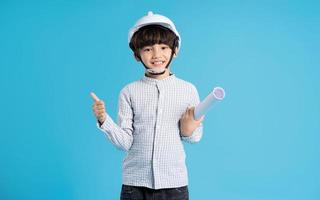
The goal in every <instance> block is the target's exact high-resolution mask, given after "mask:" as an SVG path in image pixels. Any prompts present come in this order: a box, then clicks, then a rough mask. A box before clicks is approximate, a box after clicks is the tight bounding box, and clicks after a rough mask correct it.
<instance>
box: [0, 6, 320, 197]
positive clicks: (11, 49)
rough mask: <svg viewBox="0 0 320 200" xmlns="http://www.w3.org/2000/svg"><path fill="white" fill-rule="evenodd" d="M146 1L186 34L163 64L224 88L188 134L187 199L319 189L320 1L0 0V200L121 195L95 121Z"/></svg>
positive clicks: (122, 68) (114, 154) (113, 88)
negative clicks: (195, 132)
mask: <svg viewBox="0 0 320 200" xmlns="http://www.w3.org/2000/svg"><path fill="white" fill-rule="evenodd" d="M149 10H152V11H154V12H156V13H161V14H163V15H166V16H168V17H169V18H171V19H172V20H173V21H174V22H175V24H176V26H177V28H178V31H179V32H180V34H181V36H182V49H181V51H180V54H179V56H178V57H177V59H176V60H175V61H174V62H173V67H172V71H173V72H174V73H175V74H176V75H177V76H178V77H180V78H182V79H185V80H187V81H190V82H192V83H193V84H195V85H196V87H197V88H198V90H199V94H200V97H201V99H203V98H204V97H205V96H206V95H207V94H208V93H209V92H210V90H211V89H212V88H213V87H214V86H222V87H224V88H225V90H226V93H227V96H226V99H225V100H224V101H223V102H221V103H219V104H216V105H215V106H214V107H213V108H212V109H211V110H210V112H209V113H208V114H207V116H206V120H205V123H204V125H205V131H204V136H203V138H202V140H201V142H200V143H198V144H195V145H190V144H186V145H185V147H186V151H187V164H188V168H189V173H190V176H189V178H190V184H189V189H190V198H191V199H221V200H269V199H270V200H271V199H272V200H298V199H301V200H302V199H303V200H306V199H307V200H316V199H320V170H319V167H320V157H319V153H320V146H319V139H320V137H319V133H320V80H319V75H320V69H319V67H320V66H319V63H320V51H319V46H320V37H319V36H320V23H319V22H320V3H319V1H310V0H305V1H296V0H291V1H289V0H287V1H284V0H279V1H246V0H244V1H209V0H208V1H171V0H168V1H133V0H132V1H125V0H119V1H92V0H82V1H76V0H74V1H62V0H60V1H59V0H57V1H38V2H36V1H21V2H18V1H16V2H15V1H9V0H2V1H1V3H0V56H1V59H0V69H1V71H0V84H1V85H0V86H1V88H0V89H1V104H0V105H1V122H0V123H1V129H0V130H1V138H0V199H1V200H2V199H3V200H16V199H24V200H25V199H28V200H29V199H34V200H37V199H41V200H42V199H47V200H48V199H68V200H71V199H72V200H73V199H74V200H88V199H95V200H99V199H101V200H102V199H110V200H111V199H118V198H119V194H120V187H121V161H122V159H123V157H124V155H125V153H124V152H122V151H119V150H117V149H116V148H115V147H114V146H112V145H111V143H110V142H109V141H108V140H107V139H106V137H105V136H104V135H103V133H102V132H99V131H98V129H97V128H96V124H95V119H94V116H93V113H92V109H91V106H92V99H91V98H90V96H89V93H90V92H91V91H94V92H96V94H97V95H98V96H99V97H100V98H101V99H103V100H104V101H105V102H106V106H107V111H108V112H109V114H110V115H111V116H112V117H113V118H114V119H115V117H116V115H117V100H118V94H119V91H120V89H121V88H122V87H123V86H124V85H126V84H127V83H129V82H131V81H134V80H137V79H140V78H141V77H142V75H143V67H142V66H141V64H140V63H137V62H136V61H135V60H134V59H133V56H132V52H131V51H130V49H129V48H128V44H127V31H128V29H129V28H130V27H131V26H132V25H133V24H134V22H135V21H136V20H137V19H138V18H140V17H141V16H142V15H145V14H146V13H147V11H149Z"/></svg>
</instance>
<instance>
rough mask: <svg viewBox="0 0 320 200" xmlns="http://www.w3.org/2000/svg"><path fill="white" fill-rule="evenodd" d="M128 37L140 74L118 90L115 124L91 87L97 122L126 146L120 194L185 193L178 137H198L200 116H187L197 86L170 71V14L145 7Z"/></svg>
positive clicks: (174, 41) (176, 41)
mask: <svg viewBox="0 0 320 200" xmlns="http://www.w3.org/2000/svg"><path fill="white" fill-rule="evenodd" d="M128 39H129V46H130V48H131V49H132V51H133V53H134V57H135V59H136V60H137V61H139V62H141V63H142V64H143V66H144V67H145V75H144V77H143V78H142V79H141V80H138V81H135V82H133V83H130V84H128V85H127V86H125V87H124V88H123V89H122V90H121V92H120V95H119V112H118V124H115V123H114V122H113V120H112V119H111V118H110V116H109V115H108V114H107V113H106V111H105V107H104V103H103V101H101V100H100V99H99V98H98V97H97V96H96V95H95V94H94V93H91V96H92V98H93V99H94V105H93V111H94V114H95V116H96V118H97V120H98V128H99V129H101V130H102V131H103V132H105V134H106V135H107V137H108V138H109V140H110V141H111V142H112V143H113V144H114V145H115V146H117V147H118V148H121V149H123V150H125V151H127V155H126V157H125V159H124V160H123V166H122V182H123V185H122V190H121V199H165V200H169V199H181V200H185V199H189V192H188V174H187V168H186V164H185V152H184V148H183V144H182V140H183V141H187V142H191V143H193V142H198V141H199V140H200V139H201V137H202V124H201V122H202V121H203V118H201V119H200V120H195V119H194V117H193V113H194V106H195V105H197V104H198V103H199V95H198V92H197V89H196V88H195V87H194V86H193V85H192V84H191V83H188V82H186V81H183V80H181V79H179V78H177V77H175V75H174V74H172V73H171V72H170V63H171V61H172V59H173V58H174V57H176V55H177V53H178V51H179V48H180V44H181V39H180V35H179V33H178V31H177V30H176V28H175V26H174V24H173V23H172V21H171V20H170V19H168V18H167V17H165V16H162V15H158V14H153V13H152V12H149V13H148V15H147V16H144V17H142V18H141V19H139V20H138V21H137V23H136V24H135V26H134V27H133V28H131V29H130V31H129V38H128Z"/></svg>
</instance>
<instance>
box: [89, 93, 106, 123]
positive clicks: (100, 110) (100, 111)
mask: <svg viewBox="0 0 320 200" xmlns="http://www.w3.org/2000/svg"><path fill="white" fill-rule="evenodd" d="M90 95H91V97H92V99H93V101H94V103H93V106H92V109H93V112H94V114H95V116H96V118H97V120H98V121H99V122H100V124H103V122H104V121H105V120H106V110H105V107H104V102H103V101H102V100H100V99H99V98H98V97H97V95H96V94H95V93H93V92H91V93H90Z"/></svg>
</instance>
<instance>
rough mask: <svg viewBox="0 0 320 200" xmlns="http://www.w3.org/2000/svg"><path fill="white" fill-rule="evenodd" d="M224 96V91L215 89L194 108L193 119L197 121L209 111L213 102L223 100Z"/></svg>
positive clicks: (218, 88)
mask: <svg viewBox="0 0 320 200" xmlns="http://www.w3.org/2000/svg"><path fill="white" fill-rule="evenodd" d="M224 96H225V92H224V89H223V88H221V87H215V88H214V89H213V90H212V92H211V93H210V94H209V95H208V96H207V97H206V98H205V99H204V100H203V101H201V102H200V103H199V104H198V105H197V106H196V107H195V109H194V118H195V119H196V120H199V119H200V118H201V117H202V116H203V115H204V114H205V113H206V112H207V111H208V110H209V109H210V107H211V106H212V104H213V103H214V102H216V101H217V100H218V101H221V100H223V98H224Z"/></svg>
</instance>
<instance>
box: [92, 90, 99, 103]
mask: <svg viewBox="0 0 320 200" xmlns="http://www.w3.org/2000/svg"><path fill="white" fill-rule="evenodd" d="M90 95H91V97H92V99H93V100H94V101H95V102H97V101H100V99H99V98H98V97H97V95H96V94H95V93H93V92H91V93H90Z"/></svg>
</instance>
